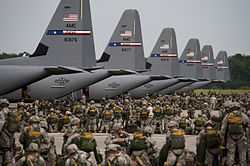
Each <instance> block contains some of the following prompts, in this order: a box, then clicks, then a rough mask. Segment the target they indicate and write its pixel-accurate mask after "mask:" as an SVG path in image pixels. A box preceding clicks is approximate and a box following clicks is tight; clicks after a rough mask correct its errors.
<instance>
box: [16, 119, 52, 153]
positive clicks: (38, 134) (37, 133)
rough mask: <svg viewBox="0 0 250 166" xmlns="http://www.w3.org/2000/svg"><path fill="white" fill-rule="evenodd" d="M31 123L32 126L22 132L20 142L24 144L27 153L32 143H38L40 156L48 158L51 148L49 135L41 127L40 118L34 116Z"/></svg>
mask: <svg viewBox="0 0 250 166" xmlns="http://www.w3.org/2000/svg"><path fill="white" fill-rule="evenodd" d="M29 123H30V125H29V126H27V127H25V128H24V129H23V131H22V132H21V134H20V137H19V142H20V143H21V144H23V149H24V150H25V152H27V151H28V147H29V145H30V144H31V143H36V144H37V145H38V146H39V152H40V154H41V155H45V156H46V155H47V154H48V151H49V147H50V141H49V136H48V133H47V132H46V131H45V130H44V129H43V128H42V127H40V125H39V123H40V118H39V117H38V116H32V117H31V118H30V120H29Z"/></svg>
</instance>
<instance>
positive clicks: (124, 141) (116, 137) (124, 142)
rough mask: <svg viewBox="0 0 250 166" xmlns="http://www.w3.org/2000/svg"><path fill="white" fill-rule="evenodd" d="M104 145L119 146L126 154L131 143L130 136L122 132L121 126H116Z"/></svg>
mask: <svg viewBox="0 0 250 166" xmlns="http://www.w3.org/2000/svg"><path fill="white" fill-rule="evenodd" d="M104 143H105V145H106V146H108V145H109V144H118V145H120V146H121V147H122V149H123V150H124V152H126V151H127V147H128V143H129V134H128V133H126V132H125V131H122V128H121V126H120V125H119V124H115V125H114V126H113V132H111V133H110V135H109V136H108V137H106V138H105V140H104Z"/></svg>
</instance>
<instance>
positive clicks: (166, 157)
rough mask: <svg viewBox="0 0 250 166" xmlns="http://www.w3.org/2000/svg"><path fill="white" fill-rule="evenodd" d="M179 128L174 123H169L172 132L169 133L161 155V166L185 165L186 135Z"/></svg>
mask: <svg viewBox="0 0 250 166" xmlns="http://www.w3.org/2000/svg"><path fill="white" fill-rule="evenodd" d="M177 126H178V124H177V123H176V122H174V121H171V122H170V123H169V128H170V131H169V132H168V133H167V139H166V144H165V145H163V147H162V149H161V151H160V155H159V165H160V166H161V165H166V166H173V165H175V164H176V166H183V165H185V157H186V156H185V137H184V135H185V133H184V131H183V130H180V129H178V127H177Z"/></svg>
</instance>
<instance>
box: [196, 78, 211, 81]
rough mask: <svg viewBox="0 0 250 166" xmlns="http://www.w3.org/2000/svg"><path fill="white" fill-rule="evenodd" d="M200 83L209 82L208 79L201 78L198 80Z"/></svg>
mask: <svg viewBox="0 0 250 166" xmlns="http://www.w3.org/2000/svg"><path fill="white" fill-rule="evenodd" d="M198 80H199V81H209V80H208V79H206V78H200V79H198Z"/></svg>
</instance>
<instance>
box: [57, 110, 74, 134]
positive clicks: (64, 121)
mask: <svg viewBox="0 0 250 166" xmlns="http://www.w3.org/2000/svg"><path fill="white" fill-rule="evenodd" d="M71 119H72V114H71V112H69V111H66V113H65V115H63V117H62V118H61V119H60V126H59V130H60V131H61V132H62V133H63V132H65V131H66V130H67V128H68V127H69V126H70V120H71Z"/></svg>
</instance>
